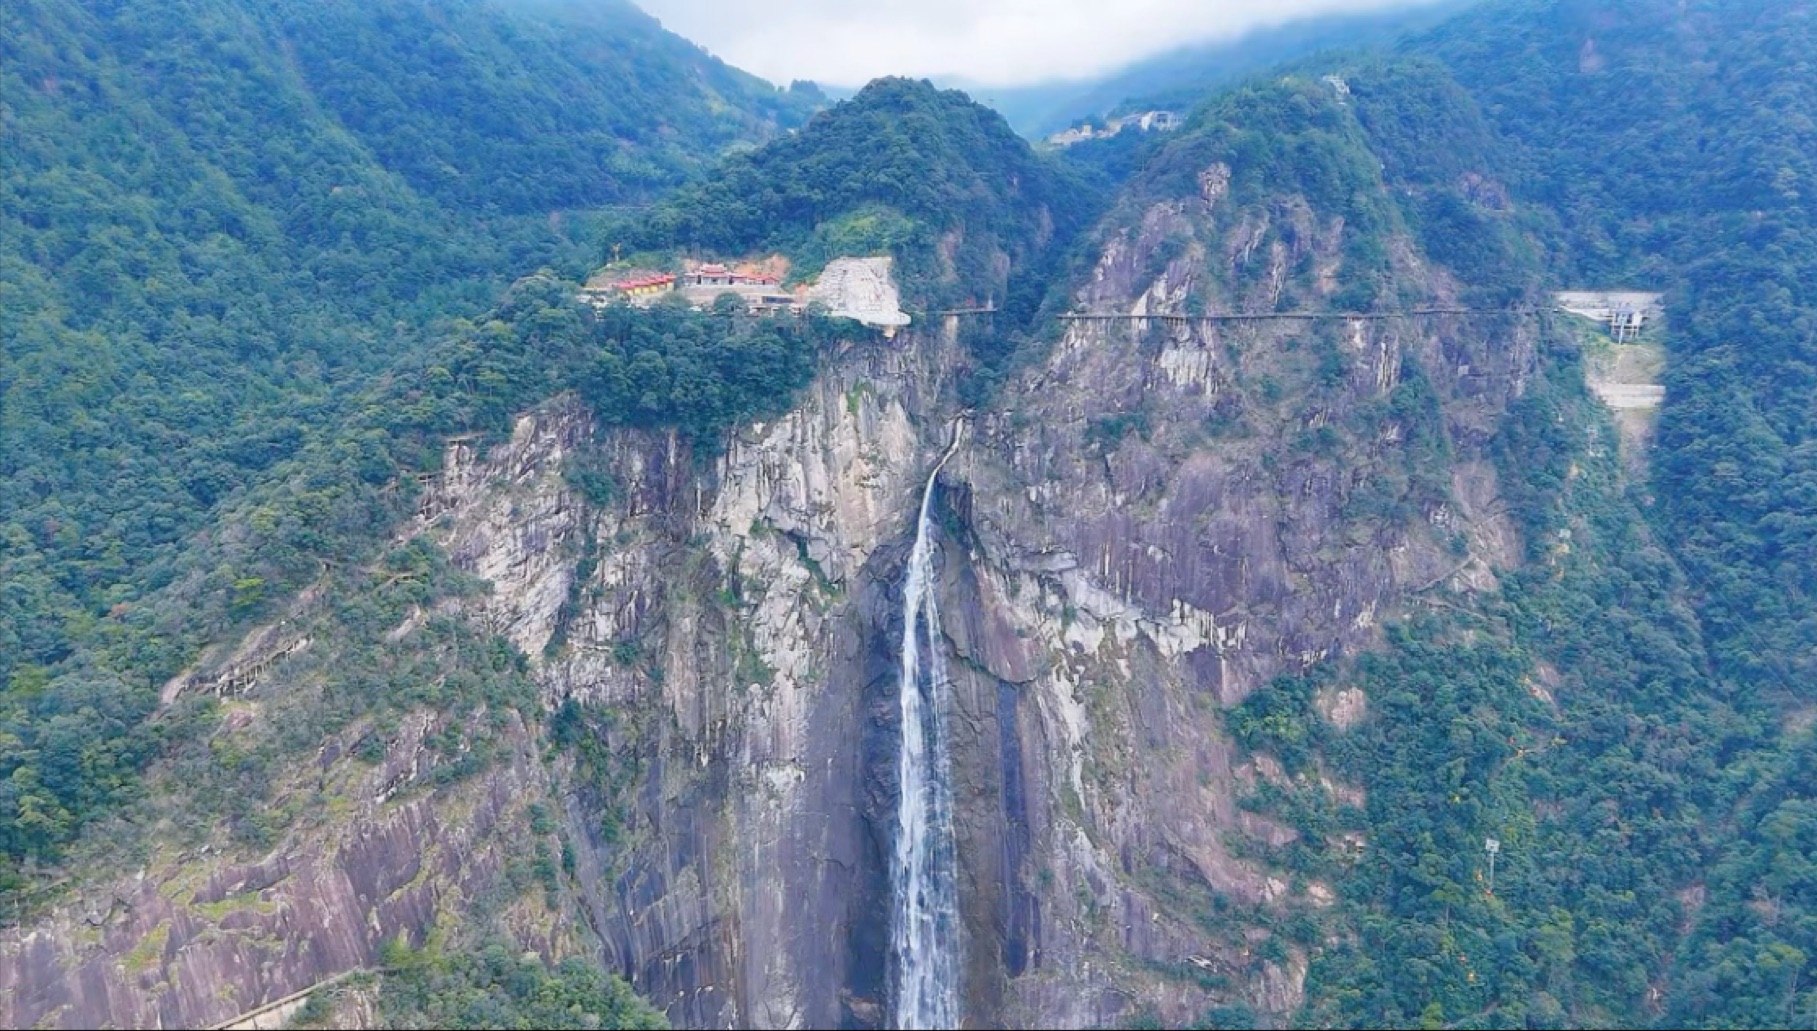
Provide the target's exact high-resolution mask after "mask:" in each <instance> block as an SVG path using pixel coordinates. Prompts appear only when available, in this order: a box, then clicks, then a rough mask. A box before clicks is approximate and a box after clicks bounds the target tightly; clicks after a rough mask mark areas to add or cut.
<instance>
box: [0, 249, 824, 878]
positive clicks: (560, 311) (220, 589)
mask: <svg viewBox="0 0 1817 1031" xmlns="http://www.w3.org/2000/svg"><path fill="white" fill-rule="evenodd" d="M838 325H839V324H838V323H837V322H834V321H831V320H799V319H784V320H778V321H758V320H749V319H744V318H731V317H726V316H722V315H717V314H714V313H711V312H696V311H693V310H691V309H689V308H687V307H685V306H659V307H657V308H655V309H651V310H648V311H643V310H638V309H633V308H629V307H619V308H611V309H608V310H606V311H605V312H603V313H597V314H596V313H595V312H594V311H593V310H592V309H591V308H589V307H587V306H586V305H582V304H580V303H578V302H577V301H576V300H575V299H574V285H573V284H572V283H568V282H564V281H561V280H559V279H557V278H555V277H552V276H549V275H538V276H533V277H529V278H527V279H526V280H524V281H522V282H520V283H518V284H516V285H515V286H514V287H513V288H512V289H511V290H510V291H509V292H508V293H507V294H506V295H505V297H504V299H503V300H502V301H501V302H500V303H499V304H498V305H497V306H496V307H495V308H494V309H493V310H492V311H491V312H490V313H488V317H486V318H484V319H483V320H478V321H471V322H470V321H466V320H457V321H455V322H454V323H453V324H452V326H451V327H450V328H449V329H448V332H447V335H446V336H445V337H444V338H443V339H442V340H440V341H438V342H436V343H435V344H434V345H433V346H432V347H430V348H429V349H427V350H426V351H425V352H424V353H421V354H419V355H416V356H414V357H412V358H410V359H408V360H406V361H404V362H403V363H402V364H400V366H399V367H398V369H397V370H396V372H395V373H393V374H391V375H388V376H386V377H383V378H381V379H379V380H378V381H376V382H375V383H374V384H373V385H372V386H370V387H369V388H368V389H366V390H365V391H363V392H362V393H361V394H359V395H358V396H357V397H355V398H354V399H352V400H350V401H348V402H347V403H346V405H345V406H344V408H343V409H342V412H343V415H342V419H343V421H342V422H341V424H340V425H339V426H337V427H335V429H334V431H333V432H332V433H324V434H322V435H321V436H320V437H319V439H314V440H311V441H308V442H306V443H305V444H303V445H302V446H301V447H300V449H299V450H298V451H297V453H296V454H295V455H294V456H292V457H289V458H287V459H285V460H283V461H282V462H280V463H278V464H277V465H275V466H274V467H273V468H272V470H271V471H270V472H269V473H268V475H267V476H266V477H265V479H264V480H263V481H262V482H260V483H259V484H258V485H256V486H255V487H253V488H251V489H249V490H247V491H245V492H243V493H242V494H240V495H237V496H236V497H234V498H233V499H231V500H230V501H229V502H228V503H227V504H226V505H224V506H223V507H222V508H221V509H220V510H219V511H217V513H216V517H215V518H216V526H215V529H214V530H213V532H211V533H210V534H209V535H207V536H204V537H200V538H197V539H194V540H192V541H190V542H188V546H187V547H185V548H184V549H182V550H181V551H180V552H177V553H176V554H175V555H174V556H173V557H172V558H171V559H170V560H169V563H170V564H169V571H168V577H167V579H168V582H167V583H166V584H165V585H164V586H162V587H159V588H157V589H155V590H148V591H147V593H146V594H145V595H144V597H143V600H142V601H141V600H137V599H135V601H134V603H132V604H128V605H124V606H120V607H118V608H117V609H116V610H114V611H112V612H110V613H108V614H107V615H105V616H103V617H100V618H98V619H96V620H94V621H93V627H92V629H89V630H87V632H86V633H85V634H84V636H82V637H80V638H78V639H77V641H76V643H75V646H74V647H73V649H72V652H71V654H70V655H69V656H68V657H66V658H64V659H63V660H62V661H60V662H55V663H37V664H32V665H22V666H20V667H19V668H17V669H16V670H15V672H14V674H13V681H12V685H11V688H10V689H9V691H8V692H7V694H6V696H5V704H4V705H0V740H3V741H6V742H8V744H9V746H10V747H9V748H8V749H6V750H5V751H4V752H3V753H0V848H4V850H5V851H4V853H0V876H4V877H5V878H7V879H8V880H9V881H11V880H12V879H14V878H16V877H18V876H19V874H18V869H19V868H18V866H17V865H16V864H20V863H23V862H27V861H30V862H33V863H39V864H42V863H50V862H54V861H55V860H56V859H57V858H58V857H59V856H60V855H61V853H62V850H63V848H64V847H65V846H66V845H67V844H68V843H69V842H70V841H72V840H73V839H74V838H75V837H76V836H77V835H78V834H79V833H80V831H81V829H82V827H83V826H84V825H85V824H86V823H87V822H88V821H90V820H92V819H93V818H95V817H97V816H99V815H102V814H104V813H106V812H108V811H110V810H111V809H112V808H114V807H116V806H118V805H119V804H121V803H122V802H126V801H130V800H132V799H133V798H135V797H137V796H138V793H139V788H140V784H141V781H140V777H139V774H140V770H141V769H142V767H143V766H144V764H145V763H146V762H147V761H149V760H150V759H152V758H154V757H156V756H158V755H160V754H166V753H168V752H169V750H170V749H171V748H172V747H175V746H178V745H181V744H183V743H184V742H185V741H187V740H188V739H189V738H191V737H193V735H194V733H195V730H196V727H199V726H205V725H206V719H205V718H204V717H206V716H207V714H206V713H203V714H200V716H198V718H204V719H203V722H202V723H200V724H195V725H193V726H192V725H191V723H190V722H189V721H188V720H189V717H190V715H191V714H189V713H186V712H171V713H166V714H165V718H160V719H156V720H150V719H149V718H150V717H151V716H152V715H153V713H154V712H155V710H156V702H157V689H158V686H159V685H161V684H162V683H163V682H164V681H165V680H166V679H167V678H169V677H171V676H173V675H175V674H176V673H177V672H178V671H179V670H180V669H182V668H183V666H184V665H185V664H186V663H188V662H190V661H191V660H192V659H193V657H194V656H195V654H196V653H197V650H198V649H199V648H200V647H201V646H202V645H204V644H205V643H207V642H209V641H214V640H219V639H221V638H222V637H224V636H229V635H231V634H232V633H233V632H234V631H235V628H237V627H244V626H245V625H247V624H249V623H251V622H253V621H256V620H258V619H260V618H263V617H267V616H268V615H270V614H271V613H273V612H274V611H277V607H278V606H279V605H280V604H283V603H284V602H285V601H286V599H288V598H289V597H291V596H292V595H294V594H295V592H296V591H297V590H299V589H300V588H302V587H304V586H306V585H309V584H311V583H315V582H317V581H318V580H319V579H321V578H323V576H324V570H325V569H326V570H330V571H332V572H331V573H330V574H329V576H328V578H327V579H328V582H329V583H330V585H331V586H335V587H336V588H337V589H336V590H335V591H334V593H335V594H336V596H342V595H345V596H347V597H348V598H350V599H356V600H357V599H360V598H362V597H363V596H364V595H368V594H371V593H372V592H373V591H374V590H375V587H374V585H376V584H379V583H387V584H392V585H393V587H394V588H395V584H394V583H393V580H394V577H395V576H398V575H400V574H399V573H398V571H397V570H392V571H390V572H386V571H384V566H383V565H382V563H381V565H380V566H379V567H377V570H378V571H376V572H372V573H368V572H365V571H366V570H368V569H369V567H372V563H373V562H374V561H375V558H374V556H375V552H376V551H377V549H380V548H381V547H382V545H383V542H384V541H385V539H386V537H387V536H388V534H389V533H390V532H391V528H392V527H393V526H395V525H396V524H397V523H398V521H399V520H401V519H403V518H405V517H406V516H408V515H409V514H410V513H411V512H412V511H413V506H414V497H415V495H414V490H413V489H412V488H414V485H415V481H414V479H413V478H412V477H411V476H410V475H408V474H411V473H414V472H418V471H433V470H434V469H435V468H436V467H437V464H438V462H439V456H440V454H441V450H442V444H443V441H444V440H445V439H446V438H447V437H448V436H450V435H453V434H457V433H475V432H477V433H480V434H482V435H491V436H493V437H496V436H497V435H498V434H500V433H501V432H502V431H504V430H505V429H507V428H508V426H509V424H510V420H511V418H512V416H513V414H514V413H517V412H520V411H522V410H524V409H526V408H528V407H530V406H531V405H533V404H535V403H536V402H538V401H540V400H542V399H544V398H547V397H549V396H551V395H554V394H558V393H561V392H563V391H570V390H571V391H575V392H576V393H578V395H579V396H580V397H581V398H582V399H583V400H586V401H587V402H589V403H590V404H591V405H592V406H593V407H594V409H595V411H596V412H597V414H598V416H599V418H600V420H601V421H602V422H603V423H604V424H606V425H622V426H632V427H637V428H645V429H664V428H674V429H676V430H678V431H679V432H681V433H682V434H683V435H684V436H686V437H687V438H689V439H691V440H693V441H695V442H697V443H698V445H699V446H700V447H701V448H703V449H705V450H708V451H710V450H712V449H713V448H715V447H716V446H717V441H718V439H719V437H720V435H721V434H723V432H724V431H725V430H726V428H728V427H730V426H732V425H735V424H737V423H739V422H744V421H749V420H754V419H763V418H769V417H772V416H774V415H776V414H779V413H780V412H783V411H786V410H787V408H788V407H789V406H790V405H791V404H792V403H793V401H794V398H795V395H796V394H797V392H798V391H799V390H800V388H801V387H803V386H804V385H805V384H806V383H807V381H808V379H809V378H810V377H811V376H812V373H813V369H814V360H815V355H816V354H817V352H818V350H819V349H820V348H821V347H823V346H824V345H825V342H826V339H827V338H828V336H829V335H830V334H832V333H834V332H836V331H837V327H838ZM606 489H609V485H606ZM422 561H426V560H422V559H409V560H408V562H407V564H408V565H409V566H410V567H411V568H416V567H417V566H418V565H420V564H421V562H422ZM405 582H407V583H412V584H414V583H422V584H425V585H427V584H431V583H433V582H435V581H434V579H433V578H431V577H427V576H426V574H425V575H421V576H419V575H412V576H410V577H408V578H407V580H406V581H405ZM417 600H418V601H420V600H421V599H417ZM27 601H28V602H30V601H31V599H30V598H29V597H27ZM403 603H404V602H402V601H399V602H396V603H391V602H383V599H382V598H368V599H366V600H365V601H361V602H359V604H382V605H389V606H390V607H389V608H386V609H385V611H384V612H382V613H380V614H378V615H373V614H364V615H359V614H347V613H343V614H341V615H339V616H336V617H335V618H337V619H341V620H342V623H341V624H340V625H339V626H338V629H336V630H333V631H332V632H327V631H325V632H324V634H323V636H324V637H325V638H327V639H334V640H342V641H345V642H349V643H348V647H353V646H354V645H356V644H358V642H361V641H365V642H367V649H368V650H367V651H366V652H361V653H360V654H361V655H367V656H368V658H371V660H372V662H379V661H380V659H379V658H376V657H375V656H378V655H379V654H380V651H382V649H379V646H378V644H377V641H378V636H379V635H380V633H381V631H383V630H384V629H386V628H388V627H390V626H392V625H395V623H396V622H397V619H398V618H401V616H398V614H397V613H396V612H394V611H392V609H396V608H397V607H398V605H400V604H403ZM348 604H354V602H353V601H349V602H348ZM27 611H31V610H30V609H29V608H28V609H27ZM387 613H388V614H387ZM356 617H357V618H356ZM347 620H353V622H351V623H349V622H346V621H347ZM432 629H433V628H432ZM433 644H434V642H432V641H431V642H426V646H430V645H433ZM436 647H439V646H436ZM375 649H377V650H375ZM323 661H328V659H324V660H323ZM384 661H385V662H390V661H391V660H384ZM426 661H427V660H426ZM440 661H446V657H445V656H443V659H442V660H440ZM369 666H370V663H368V661H367V659H364V658H360V657H358V656H357V655H354V654H351V653H350V654H347V655H341V654H340V653H339V652H338V651H337V652H336V653H335V656H334V657H332V667H333V668H334V670H335V671H336V672H335V674H334V677H335V678H336V679H337V682H338V679H344V678H346V677H355V676H364V677H366V680H364V681H362V683H365V684H366V685H367V686H366V687H365V688H361V689H359V690H355V691H354V695H359V694H360V693H361V692H362V691H366V692H368V693H369V692H370V691H371V690H376V689H374V688H372V685H373V684H378V683H390V682H393V681H396V682H397V683H399V684H400V685H402V684H404V682H405V681H408V679H409V676H410V674H408V673H395V674H394V673H386V672H384V671H383V669H382V668H380V667H371V668H370V669H369V670H368V667H369ZM361 670H368V672H367V673H361V672H359V671H361ZM400 677H401V679H399V678H400ZM491 679H492V678H491V675H490V674H484V675H482V676H481V680H484V681H488V682H489V681H490V680H491ZM400 690H405V695H404V696H405V697H411V696H412V695H411V693H410V691H409V690H407V689H405V688H402V687H401V688H400ZM352 696H353V695H350V696H349V697H352ZM383 696H384V694H383V693H382V692H381V693H380V694H379V695H377V696H376V697H383ZM460 697H463V698H464V697H466V696H465V695H461V696H460ZM453 699H454V696H450V697H449V698H444V699H443V700H442V701H441V702H434V700H433V699H425V698H418V699H417V702H418V703H420V704H431V703H433V704H439V705H442V706H444V707H446V708H449V709H450V710H451V711H458V709H459V706H457V705H454V701H453ZM496 701H497V700H496V699H494V702H496ZM327 711H332V712H338V713H340V715H339V716H337V717H335V719H334V720H330V721H329V722H328V723H321V724H320V726H319V727H318V728H317V729H320V730H321V731H322V732H323V733H326V732H328V731H331V730H333V729H334V727H335V726H338V725H339V724H340V723H342V722H345V720H347V719H351V718H353V717H354V716H357V715H359V714H360V712H362V711H364V710H361V709H357V708H356V709H353V710H348V709H346V707H345V706H344V705H341V706H331V707H330V708H329V710H327ZM148 720H149V721H148ZM337 721H338V722H337ZM294 722H295V723H296V725H298V726H305V725H307V726H316V725H317V723H320V721H319V720H316V719H315V717H313V716H312V717H310V718H309V719H306V720H305V719H301V718H299V719H298V720H296V721H294ZM262 754H264V753H262ZM279 755H280V753H279V752H272V753H269V755H267V756H266V758H267V759H270V760H274V761H275V759H276V758H278V757H279ZM261 761H262V762H264V761H265V760H264V759H262V760H261ZM192 779H193V780H194V782H195V783H197V784H201V783H204V782H206V778H203V777H199V776H198V777H196V778H192ZM242 788H243V790H240V791H239V792H238V794H237V795H234V796H233V797H239V798H242V799H244V800H246V802H247V804H249V805H256V804H257V802H258V800H259V799H260V798H261V797H262V795H261V794H259V792H258V791H257V790H255V789H254V788H255V786H254V785H251V784H247V785H242ZM221 797H222V798H228V797H229V794H222V795H221ZM19 883H23V882H19Z"/></svg>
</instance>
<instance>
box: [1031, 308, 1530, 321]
mask: <svg viewBox="0 0 1817 1031" xmlns="http://www.w3.org/2000/svg"><path fill="white" fill-rule="evenodd" d="M1547 310H1548V309H1545V308H1532V307H1527V308H1401V309H1398V310H1394V311H1254V312H1250V311H1236V312H1206V313H1205V314H1203V315H1186V314H1181V313H1177V312H1154V313H1151V314H1147V315H1132V314H1128V313H1124V312H1067V313H1066V314H1064V315H1056V316H1054V318H1056V319H1059V320H1060V321H1062V322H1141V321H1148V320H1153V321H1156V322H1172V323H1179V324H1186V323H1193V322H1271V321H1276V320H1281V319H1286V320H1299V321H1311V320H1318V319H1332V320H1336V321H1341V322H1350V321H1364V322H1380V321H1383V320H1386V319H1417V318H1426V317H1430V316H1439V315H1469V316H1480V315H1535V314H1540V313H1543V312H1545V311H1547Z"/></svg>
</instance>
